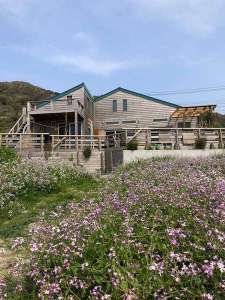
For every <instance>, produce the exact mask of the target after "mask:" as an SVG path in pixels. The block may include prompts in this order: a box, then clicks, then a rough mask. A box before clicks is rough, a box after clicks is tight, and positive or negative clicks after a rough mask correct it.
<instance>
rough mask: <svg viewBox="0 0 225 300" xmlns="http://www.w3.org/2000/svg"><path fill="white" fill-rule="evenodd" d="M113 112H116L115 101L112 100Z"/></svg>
mask: <svg viewBox="0 0 225 300" xmlns="http://www.w3.org/2000/svg"><path fill="white" fill-rule="evenodd" d="M113 112H117V100H113Z"/></svg>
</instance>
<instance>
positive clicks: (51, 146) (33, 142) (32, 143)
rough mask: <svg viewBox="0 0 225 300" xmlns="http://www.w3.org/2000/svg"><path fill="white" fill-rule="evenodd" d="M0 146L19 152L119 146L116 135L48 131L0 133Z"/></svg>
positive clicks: (100, 148) (99, 148)
mask: <svg viewBox="0 0 225 300" xmlns="http://www.w3.org/2000/svg"><path fill="white" fill-rule="evenodd" d="M0 147H9V148H14V149H16V150H17V151H18V152H19V153H22V152H23V151H26V150H29V151H32V152H43V151H49V152H58V151H78V150H83V149H84V148H85V147H91V148H92V149H98V150H102V149H105V148H111V147H115V148H119V147H120V140H119V139H118V136H115V135H110V136H103V135H102V136H101V135H82V136H80V135H50V134H48V133H1V134H0Z"/></svg>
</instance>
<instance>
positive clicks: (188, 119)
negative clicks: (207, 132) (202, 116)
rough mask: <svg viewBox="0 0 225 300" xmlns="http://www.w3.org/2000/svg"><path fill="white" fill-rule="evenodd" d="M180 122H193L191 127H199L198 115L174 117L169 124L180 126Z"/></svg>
mask: <svg viewBox="0 0 225 300" xmlns="http://www.w3.org/2000/svg"><path fill="white" fill-rule="evenodd" d="M179 122H191V127H192V128H196V127H198V117H193V118H185V119H183V118H173V119H171V120H170V123H169V126H170V127H178V123H179Z"/></svg>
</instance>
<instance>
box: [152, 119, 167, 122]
mask: <svg viewBox="0 0 225 300" xmlns="http://www.w3.org/2000/svg"><path fill="white" fill-rule="evenodd" d="M166 121H168V119H154V120H153V122H166Z"/></svg>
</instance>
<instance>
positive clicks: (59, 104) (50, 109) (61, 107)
mask: <svg viewBox="0 0 225 300" xmlns="http://www.w3.org/2000/svg"><path fill="white" fill-rule="evenodd" d="M67 96H72V98H73V99H74V102H75V101H76V100H79V101H80V103H81V104H82V105H84V88H83V87H81V88H80V89H79V90H77V91H74V92H72V93H70V94H67V95H65V96H62V97H61V98H59V99H57V100H55V101H51V102H49V103H48V104H46V105H44V106H42V107H40V108H38V109H36V110H34V111H32V112H31V114H42V113H58V112H68V111H69V112H70V111H74V107H75V105H68V104H67ZM74 102H73V103H74Z"/></svg>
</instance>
